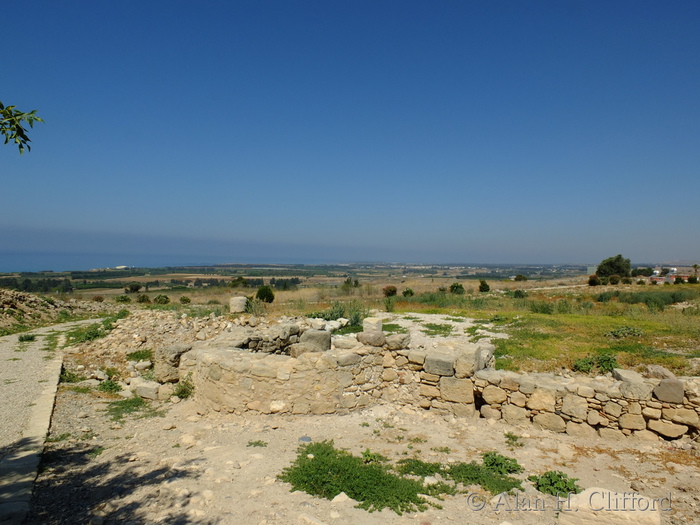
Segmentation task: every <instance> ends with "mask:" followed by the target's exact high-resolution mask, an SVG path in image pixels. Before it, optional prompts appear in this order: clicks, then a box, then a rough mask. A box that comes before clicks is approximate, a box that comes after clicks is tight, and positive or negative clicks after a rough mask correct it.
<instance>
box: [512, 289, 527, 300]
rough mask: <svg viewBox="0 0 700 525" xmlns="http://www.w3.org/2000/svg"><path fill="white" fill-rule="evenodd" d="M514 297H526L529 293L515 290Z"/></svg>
mask: <svg viewBox="0 0 700 525" xmlns="http://www.w3.org/2000/svg"><path fill="white" fill-rule="evenodd" d="M513 297H514V298H515V299H525V298H526V297H527V293H526V292H525V291H524V290H515V291H514V292H513Z"/></svg>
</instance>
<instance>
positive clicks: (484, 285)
mask: <svg viewBox="0 0 700 525" xmlns="http://www.w3.org/2000/svg"><path fill="white" fill-rule="evenodd" d="M490 290H491V287H490V286H489V284H488V283H487V282H486V281H479V291H480V292H482V293H486V292H488V291H490Z"/></svg>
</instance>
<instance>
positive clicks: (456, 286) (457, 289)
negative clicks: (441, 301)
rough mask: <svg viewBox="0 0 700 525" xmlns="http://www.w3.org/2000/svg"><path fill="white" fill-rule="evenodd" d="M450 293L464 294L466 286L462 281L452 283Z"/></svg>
mask: <svg viewBox="0 0 700 525" xmlns="http://www.w3.org/2000/svg"><path fill="white" fill-rule="evenodd" d="M450 293H453V294H457V295H464V286H462V283H452V284H451V285H450Z"/></svg>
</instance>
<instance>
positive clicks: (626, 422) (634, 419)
mask: <svg viewBox="0 0 700 525" xmlns="http://www.w3.org/2000/svg"><path fill="white" fill-rule="evenodd" d="M618 424H619V425H620V428H627V429H629V430H644V429H645V428H647V424H646V421H645V420H644V417H643V416H640V415H636V414H624V415H622V416H620V419H619V420H618Z"/></svg>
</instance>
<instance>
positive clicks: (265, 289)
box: [255, 284, 275, 303]
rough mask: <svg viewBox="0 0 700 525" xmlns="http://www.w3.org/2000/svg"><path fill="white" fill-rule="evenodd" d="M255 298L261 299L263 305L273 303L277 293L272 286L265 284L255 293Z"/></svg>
mask: <svg viewBox="0 0 700 525" xmlns="http://www.w3.org/2000/svg"><path fill="white" fill-rule="evenodd" d="M255 298H256V299H260V300H261V301H262V302H263V303H271V302H272V301H274V300H275V293H274V292H273V291H272V288H271V287H270V286H268V285H266V284H264V285H262V286H261V287H260V288H258V291H257V292H256V293H255Z"/></svg>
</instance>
